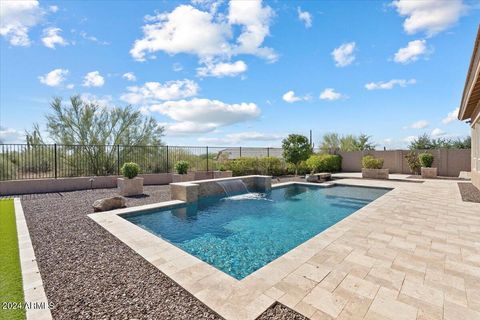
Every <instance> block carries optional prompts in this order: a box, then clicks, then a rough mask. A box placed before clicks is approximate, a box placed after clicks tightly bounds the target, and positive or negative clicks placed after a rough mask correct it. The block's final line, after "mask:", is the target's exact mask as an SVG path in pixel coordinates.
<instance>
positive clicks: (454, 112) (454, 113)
mask: <svg viewBox="0 0 480 320" xmlns="http://www.w3.org/2000/svg"><path fill="white" fill-rule="evenodd" d="M459 111H460V108H456V109H454V110H452V112H449V113H448V114H447V116H446V117H445V118H443V119H442V122H443V123H444V124H448V123H450V122H453V121H455V120H457V119H458V118H457V117H458V112H459Z"/></svg>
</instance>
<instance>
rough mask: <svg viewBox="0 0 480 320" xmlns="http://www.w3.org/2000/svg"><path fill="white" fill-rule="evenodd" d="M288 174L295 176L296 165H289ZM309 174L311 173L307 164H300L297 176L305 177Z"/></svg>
mask: <svg viewBox="0 0 480 320" xmlns="http://www.w3.org/2000/svg"><path fill="white" fill-rule="evenodd" d="M287 173H288V174H295V165H294V164H292V163H289V164H288V165H287ZM307 173H310V169H309V168H308V166H307V162H306V161H302V162H300V163H299V164H298V166H297V173H296V174H300V175H304V174H307Z"/></svg>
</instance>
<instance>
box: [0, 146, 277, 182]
mask: <svg viewBox="0 0 480 320" xmlns="http://www.w3.org/2000/svg"><path fill="white" fill-rule="evenodd" d="M269 156H270V157H281V156H282V149H281V148H255V147H248V148H245V147H193V146H124V145H60V144H41V145H40V144H39V145H27V144H0V181H5V180H18V179H40V178H63V177H85V176H107V175H118V174H120V168H121V167H122V165H123V164H124V163H125V162H136V163H138V164H139V165H140V168H141V172H142V173H168V172H173V171H174V166H175V163H176V162H177V161H180V160H186V161H188V162H189V163H190V169H191V170H192V171H212V170H219V169H222V166H223V165H224V163H225V162H226V161H228V160H233V159H237V158H240V157H258V158H262V157H269Z"/></svg>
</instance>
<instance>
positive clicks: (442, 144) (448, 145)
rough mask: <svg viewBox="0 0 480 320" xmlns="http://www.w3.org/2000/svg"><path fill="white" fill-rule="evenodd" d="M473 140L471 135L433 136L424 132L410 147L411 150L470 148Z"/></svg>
mask: <svg viewBox="0 0 480 320" xmlns="http://www.w3.org/2000/svg"><path fill="white" fill-rule="evenodd" d="M471 144H472V140H471V137H470V136H467V137H464V138H457V139H452V138H437V139H435V138H432V137H430V135H428V134H427V133H424V134H422V135H420V136H418V137H417V138H416V139H414V140H413V141H412V142H411V143H410V145H409V146H408V148H409V149H410V150H428V149H440V148H445V149H470V148H471Z"/></svg>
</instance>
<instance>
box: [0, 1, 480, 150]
mask: <svg viewBox="0 0 480 320" xmlns="http://www.w3.org/2000/svg"><path fill="white" fill-rule="evenodd" d="M479 22H480V2H479V1H478V0H477V1H470V0H447V1H442V0H395V1H392V0H390V1H263V2H262V1H256V0H251V1H227V0H192V1H40V2H39V1H8V0H7V1H5V0H0V38H1V39H0V140H2V141H3V142H5V143H21V142H24V136H25V130H30V129H31V128H32V125H33V123H39V124H40V127H42V126H44V124H45V120H44V117H45V115H46V114H48V113H49V110H50V105H49V104H50V102H51V101H52V98H53V97H62V98H63V99H64V101H65V102H66V103H68V98H69V97H70V96H73V95H81V96H82V97H83V99H84V100H86V101H96V102H97V103H99V104H101V105H104V106H106V107H112V106H126V105H129V104H130V105H132V106H134V107H135V108H137V109H139V110H140V111H141V112H142V113H144V114H145V115H149V116H152V117H154V118H155V119H156V120H157V121H158V122H159V123H160V124H161V125H162V126H163V127H164V128H165V137H164V141H165V142H166V143H168V144H171V145H202V146H205V145H211V146H214V145H217V146H218V145H221V146H239V145H241V146H271V147H275V146H280V145H281V139H282V138H284V137H285V136H287V135H288V134H290V133H299V134H304V135H308V134H309V130H312V131H313V142H314V143H315V145H318V144H319V142H320V140H321V137H322V135H323V134H325V133H327V132H336V133H339V134H360V133H365V134H368V135H370V136H372V139H373V141H374V142H375V143H376V144H377V148H379V149H383V148H384V147H385V148H387V149H397V148H405V147H406V146H407V145H408V143H409V141H411V140H412V139H414V138H415V137H417V136H418V135H420V134H423V133H428V134H430V135H431V136H432V137H436V138H438V137H445V138H455V137H460V136H466V135H468V134H469V126H468V124H466V123H463V122H460V121H458V120H457V117H456V115H457V112H458V106H459V105H460V100H461V95H462V91H463V87H464V83H465V77H466V73H467V70H468V65H469V62H470V57H471V54H472V49H473V44H474V40H475V36H476V32H477V29H478V27H479Z"/></svg>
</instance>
